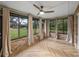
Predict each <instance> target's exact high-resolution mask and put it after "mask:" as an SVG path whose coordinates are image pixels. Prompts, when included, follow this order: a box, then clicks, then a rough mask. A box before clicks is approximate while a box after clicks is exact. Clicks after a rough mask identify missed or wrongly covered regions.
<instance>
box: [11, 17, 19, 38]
mask: <svg viewBox="0 0 79 59" xmlns="http://www.w3.org/2000/svg"><path fill="white" fill-rule="evenodd" d="M18 20H19V19H18V17H16V16H11V17H10V37H11V39H16V38H18V24H19V23H18Z"/></svg>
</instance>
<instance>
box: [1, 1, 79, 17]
mask: <svg viewBox="0 0 79 59" xmlns="http://www.w3.org/2000/svg"><path fill="white" fill-rule="evenodd" d="M0 4H1V5H5V6H7V7H10V8H13V9H16V10H19V11H23V12H26V13H31V14H32V15H35V16H37V13H38V12H39V10H38V9H36V8H35V7H34V6H33V4H36V5H38V6H40V5H43V6H45V7H44V10H53V11H55V12H54V13H46V14H44V15H39V16H40V17H43V18H54V17H61V16H66V15H71V14H73V13H74V12H75V9H76V8H77V5H78V4H79V1H76V2H75V1H0Z"/></svg>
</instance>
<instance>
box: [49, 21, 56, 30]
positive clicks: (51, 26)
mask: <svg viewBox="0 0 79 59" xmlns="http://www.w3.org/2000/svg"><path fill="white" fill-rule="evenodd" d="M55 29H56V20H50V32H55Z"/></svg>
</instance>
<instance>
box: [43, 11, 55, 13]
mask: <svg viewBox="0 0 79 59" xmlns="http://www.w3.org/2000/svg"><path fill="white" fill-rule="evenodd" d="M44 12H45V13H52V12H54V11H44Z"/></svg>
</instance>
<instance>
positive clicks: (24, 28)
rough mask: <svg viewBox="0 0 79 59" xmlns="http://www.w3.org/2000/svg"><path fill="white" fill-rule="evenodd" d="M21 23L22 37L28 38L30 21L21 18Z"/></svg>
mask: <svg viewBox="0 0 79 59" xmlns="http://www.w3.org/2000/svg"><path fill="white" fill-rule="evenodd" d="M19 20H20V22H19V24H20V37H24V36H27V35H28V33H27V30H28V21H27V18H19Z"/></svg>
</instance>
